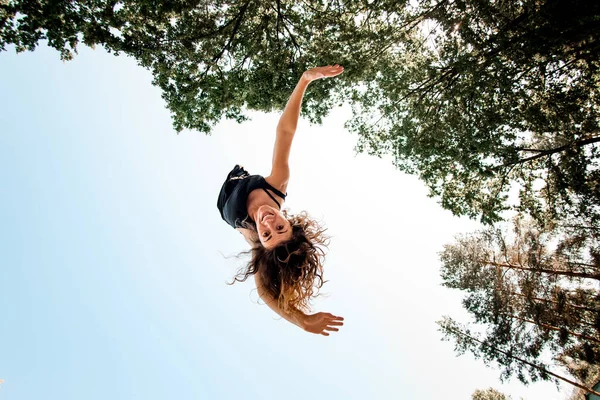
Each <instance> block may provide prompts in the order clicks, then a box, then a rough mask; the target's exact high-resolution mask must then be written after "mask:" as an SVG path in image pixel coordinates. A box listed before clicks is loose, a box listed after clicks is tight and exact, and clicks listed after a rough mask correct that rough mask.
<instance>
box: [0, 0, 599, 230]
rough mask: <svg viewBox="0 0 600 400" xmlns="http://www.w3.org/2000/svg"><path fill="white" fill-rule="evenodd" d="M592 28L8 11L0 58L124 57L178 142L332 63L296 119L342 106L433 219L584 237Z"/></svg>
mask: <svg viewBox="0 0 600 400" xmlns="http://www.w3.org/2000/svg"><path fill="white" fill-rule="evenodd" d="M599 22H600V3H598V2H597V1H595V0H581V1H578V2H576V3H572V2H571V1H569V0H558V1H541V2H540V1H537V0H526V1H522V2H489V1H481V0H464V1H458V2H456V1H448V0H424V1H421V2H419V3H418V4H408V2H404V1H402V2H396V1H383V2H382V1H377V2H364V1H345V2H338V1H327V2H322V1H316V0H302V1H300V2H292V1H284V0H272V1H258V0H217V1H207V0H203V1H200V2H198V1H194V2H192V1H167V2H158V3H157V2H154V1H149V0H125V1H122V2H117V1H114V0H94V1H70V2H41V1H38V0H10V1H5V2H2V3H0V48H1V49H4V50H6V49H7V46H9V45H14V46H15V47H16V49H17V51H24V50H33V49H34V48H35V47H36V46H37V44H38V43H39V41H40V40H47V42H48V44H49V45H50V46H52V47H54V48H56V49H57V50H58V51H59V52H60V53H61V57H62V58H63V59H65V60H67V59H70V58H71V57H72V56H73V55H74V54H75V52H76V49H77V46H78V45H79V44H80V43H83V44H85V45H87V46H95V45H103V46H104V47H105V48H106V49H107V50H108V51H111V52H114V53H115V54H121V53H124V54H128V55H130V56H132V57H134V58H135V59H136V60H138V62H139V64H140V65H141V66H143V67H144V68H147V69H149V70H150V71H152V74H153V76H154V81H153V82H154V84H155V85H157V86H158V87H160V88H161V90H162V92H163V98H164V100H165V103H166V106H167V108H169V110H170V111H171V113H172V116H173V126H174V128H175V130H176V131H178V132H179V131H182V130H184V129H191V130H197V131H200V132H204V133H210V132H211V130H212V128H213V126H214V125H215V124H216V123H217V122H218V121H220V120H221V119H222V118H229V119H234V120H236V121H238V122H239V121H244V120H245V119H246V116H245V111H246V110H258V111H272V110H279V109H282V108H283V107H284V105H285V102H286V100H287V97H288V96H289V93H290V92H291V90H292V89H293V87H294V83H295V81H296V80H297V79H298V77H299V76H300V75H301V73H302V72H303V71H304V70H305V69H306V68H308V67H311V66H315V65H322V64H333V63H339V64H342V65H344V66H345V73H344V75H342V76H341V77H339V78H338V79H336V80H331V81H323V82H322V83H320V84H319V85H315V86H311V87H310V90H309V91H308V93H307V94H306V97H305V102H304V104H303V115H305V116H306V117H307V118H308V119H309V120H310V121H311V122H313V123H319V122H321V120H322V118H323V117H324V116H325V115H327V113H328V112H329V110H330V109H331V108H332V107H334V106H335V105H337V104H340V103H341V102H348V103H350V105H351V106H352V109H353V117H352V119H351V120H350V121H348V122H347V124H346V127H347V128H348V130H349V131H351V132H352V133H354V134H356V136H357V146H356V149H357V151H359V152H366V153H369V154H373V155H376V156H382V155H384V154H389V155H391V156H392V157H393V159H394V164H395V165H396V166H397V167H398V168H399V169H401V170H403V171H405V172H407V173H411V174H416V175H418V176H419V177H420V178H421V179H422V180H423V181H424V182H425V184H426V185H427V186H428V187H429V189H430V195H431V196H434V197H437V198H438V199H439V200H440V203H441V205H442V206H443V207H444V208H447V209H449V210H451V211H452V212H453V213H454V214H456V215H467V216H469V217H472V218H479V219H480V220H481V221H482V222H484V223H487V224H493V223H495V222H498V221H500V220H502V219H503V216H504V215H505V214H504V212H505V211H507V210H510V209H513V210H517V211H520V212H525V213H528V214H530V215H532V216H533V217H534V218H535V219H536V220H538V222H540V223H544V224H548V225H552V224H556V223H557V222H558V221H561V220H563V219H565V218H572V217H575V216H578V215H583V216H585V217H586V218H587V223H588V224H591V225H594V224H597V223H598V221H599V219H600V185H599V184H598V183H597V182H600V176H599V175H600V172H599V171H600V165H599V159H598V157H599V150H598V143H599V142H600V137H599V132H600V122H599V121H600V104H599V99H600V72H599V71H600V69H599V65H600V39H599V37H598V35H597V33H596V30H597V26H598V23H599ZM511 191H512V192H514V193H517V195H516V196H510V195H509V194H510V193H512V192H511Z"/></svg>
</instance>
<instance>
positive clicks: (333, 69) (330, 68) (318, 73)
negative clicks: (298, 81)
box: [302, 64, 344, 82]
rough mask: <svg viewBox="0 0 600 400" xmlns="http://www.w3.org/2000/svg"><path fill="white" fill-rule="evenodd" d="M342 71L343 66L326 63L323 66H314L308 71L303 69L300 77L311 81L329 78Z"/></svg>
mask: <svg viewBox="0 0 600 400" xmlns="http://www.w3.org/2000/svg"><path fill="white" fill-rule="evenodd" d="M342 72H344V67H342V66H341V65H338V64H335V65H327V66H325V67H316V68H311V69H309V70H308V71H305V72H304V73H303V74H302V78H303V79H305V80H307V81H309V82H312V81H315V80H317V79H322V78H331V77H334V76H338V75H339V74H341V73H342Z"/></svg>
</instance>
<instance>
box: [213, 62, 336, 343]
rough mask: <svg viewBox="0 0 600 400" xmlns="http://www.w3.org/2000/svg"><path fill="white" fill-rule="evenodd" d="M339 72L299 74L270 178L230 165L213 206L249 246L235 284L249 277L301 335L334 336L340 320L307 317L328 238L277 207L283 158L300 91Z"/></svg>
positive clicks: (285, 171)
mask: <svg viewBox="0 0 600 400" xmlns="http://www.w3.org/2000/svg"><path fill="white" fill-rule="evenodd" d="M343 71H344V68H343V67H341V66H339V65H333V66H325V67H317V68H312V69H309V70H308V71H306V72H304V73H303V74H302V77H301V78H300V80H299V82H298V84H297V85H296V88H295V89H294V91H293V92H292V95H291V96H290V98H289V100H288V102H287V105H286V107H285V109H284V111H283V114H282V115H281V118H280V119H279V123H278V124H277V130H276V136H275V146H274V149H273V160H272V168H271V174H270V175H269V176H267V177H262V176H260V175H250V174H249V173H248V172H247V171H246V170H244V168H243V167H240V166H239V165H236V166H235V168H234V169H233V170H232V171H231V172H230V173H229V175H228V176H227V179H226V180H225V183H224V184H223V187H222V188H221V192H220V193H219V199H218V202H217V207H218V208H219V211H220V212H221V217H222V218H223V220H225V222H227V223H228V224H229V225H231V226H232V227H233V228H235V229H236V230H238V231H239V232H241V233H242V234H243V235H244V237H245V239H246V241H247V242H248V243H250V245H251V246H252V249H251V250H250V252H251V254H252V257H251V260H250V262H249V263H248V265H246V267H245V268H243V269H242V270H241V271H240V272H239V273H238V274H237V276H236V277H235V281H240V282H241V281H245V280H246V279H247V278H248V277H250V276H251V275H254V279H255V281H256V288H257V291H258V295H259V296H260V298H261V299H262V300H263V301H264V302H265V303H266V304H267V305H268V306H269V307H270V308H271V309H272V310H273V311H275V312H276V313H277V314H279V315H280V316H281V317H283V318H284V319H286V320H287V321H289V322H291V323H293V324H295V325H297V326H298V327H300V328H302V329H304V330H305V331H307V332H311V333H316V334H321V335H324V336H329V332H331V331H338V330H339V328H338V327H339V326H341V325H343V322H342V321H343V320H344V319H343V318H342V317H338V316H335V315H333V314H330V313H323V312H319V313H316V314H308V313H307V312H308V311H309V302H310V299H311V298H312V297H314V296H315V295H316V294H317V293H318V290H319V289H320V288H321V286H322V285H323V279H322V275H323V260H324V257H325V251H324V247H326V244H327V241H328V238H327V237H326V236H325V235H324V231H325V230H324V229H323V228H322V227H321V226H319V224H318V223H317V222H316V221H314V220H312V219H310V218H309V217H308V215H307V214H306V213H305V212H302V213H300V214H297V215H289V214H288V213H287V212H286V211H285V210H283V211H282V209H281V207H282V206H283V203H284V201H285V197H286V195H287V193H286V189H287V185H288V181H289V177H290V168H289V165H288V159H289V155H290V149H291V146H292V141H293V139H294V134H295V133H296V126H297V125H298V117H299V116H300V108H301V105H302V98H303V97H304V92H305V91H306V88H307V87H308V85H309V84H310V83H311V82H313V81H315V80H318V79H322V78H330V77H334V76H337V75H339V74H341V73H342V72H343Z"/></svg>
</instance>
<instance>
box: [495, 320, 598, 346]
mask: <svg viewBox="0 0 600 400" xmlns="http://www.w3.org/2000/svg"><path fill="white" fill-rule="evenodd" d="M502 314H504V315H506V316H507V317H510V318H514V319H518V320H519V321H523V322H529V323H530V324H534V325H538V326H541V327H542V328H546V329H549V330H551V331H557V332H558V331H560V328H557V327H556V326H552V325H548V324H544V323H541V322H535V321H533V320H531V319H527V318H523V317H519V316H516V315H512V314H508V313H502ZM567 333H568V334H569V335H573V336H576V337H578V338H581V339H586V340H590V341H592V342H596V343H600V340H599V339H597V338H593V337H591V336H587V335H583V334H581V333H576V332H573V331H570V330H567Z"/></svg>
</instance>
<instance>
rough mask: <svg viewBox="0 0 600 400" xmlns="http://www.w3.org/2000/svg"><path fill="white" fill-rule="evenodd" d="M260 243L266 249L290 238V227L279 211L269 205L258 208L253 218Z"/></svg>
mask: <svg viewBox="0 0 600 400" xmlns="http://www.w3.org/2000/svg"><path fill="white" fill-rule="evenodd" d="M254 222H255V223H256V230H257V231H258V238H259V239H260V243H261V244H262V245H263V246H264V247H265V248H267V249H272V248H274V247H277V245H279V244H280V243H282V242H286V241H288V240H290V239H291V238H292V226H291V225H290V222H289V221H288V220H287V219H286V218H285V217H284V216H283V214H282V213H281V211H279V210H278V209H276V208H274V207H271V206H269V205H263V206H260V207H259V208H258V210H257V211H256V215H255V217H254Z"/></svg>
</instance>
